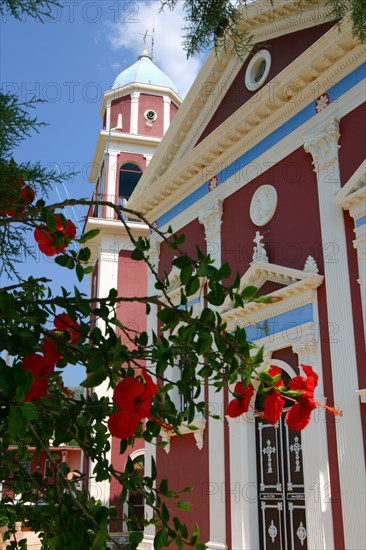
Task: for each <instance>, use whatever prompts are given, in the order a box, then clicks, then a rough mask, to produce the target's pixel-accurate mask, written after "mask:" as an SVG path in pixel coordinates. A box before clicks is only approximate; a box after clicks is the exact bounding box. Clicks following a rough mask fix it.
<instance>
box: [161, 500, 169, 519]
mask: <svg viewBox="0 0 366 550" xmlns="http://www.w3.org/2000/svg"><path fill="white" fill-rule="evenodd" d="M161 517H162V518H163V521H164V522H165V523H168V521H169V518H170V514H169V511H168V508H167V507H166V504H165V502H163V504H162V506H161Z"/></svg>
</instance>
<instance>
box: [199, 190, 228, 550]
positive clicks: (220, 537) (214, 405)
mask: <svg viewBox="0 0 366 550" xmlns="http://www.w3.org/2000/svg"><path fill="white" fill-rule="evenodd" d="M221 217H222V201H217V202H215V203H214V204H213V205H212V209H211V210H210V211H208V212H205V213H203V214H201V216H200V217H199V218H198V219H199V221H200V223H202V224H203V225H204V227H205V239H206V243H207V252H208V253H209V254H210V255H211V257H212V259H213V260H214V265H215V267H217V268H219V267H220V266H221ZM208 401H209V410H210V411H211V412H212V413H213V414H219V415H220V414H221V413H222V411H223V403H224V392H223V390H221V391H219V392H216V388H214V387H212V386H211V385H210V386H209V388H208ZM208 423H209V440H208V456H209V488H208V489H209V509H210V540H209V542H207V543H206V547H207V548H208V549H210V550H226V549H227V545H226V518H225V510H226V498H225V445H224V419H223V418H221V419H220V420H216V419H214V418H211V417H209V419H208ZM223 495H224V498H223Z"/></svg>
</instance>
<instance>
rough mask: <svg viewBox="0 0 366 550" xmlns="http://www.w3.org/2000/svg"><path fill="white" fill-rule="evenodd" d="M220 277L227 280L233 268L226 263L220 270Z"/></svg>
mask: <svg viewBox="0 0 366 550" xmlns="http://www.w3.org/2000/svg"><path fill="white" fill-rule="evenodd" d="M218 275H219V277H220V279H227V278H228V277H230V275H231V267H230V266H229V264H228V263H227V262H225V263H224V264H223V265H222V266H221V267H220V269H219V272H218Z"/></svg>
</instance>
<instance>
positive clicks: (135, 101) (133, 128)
mask: <svg viewBox="0 0 366 550" xmlns="http://www.w3.org/2000/svg"><path fill="white" fill-rule="evenodd" d="M139 99H140V92H132V93H131V123H130V133H131V134H135V135H137V134H138V120H139Z"/></svg>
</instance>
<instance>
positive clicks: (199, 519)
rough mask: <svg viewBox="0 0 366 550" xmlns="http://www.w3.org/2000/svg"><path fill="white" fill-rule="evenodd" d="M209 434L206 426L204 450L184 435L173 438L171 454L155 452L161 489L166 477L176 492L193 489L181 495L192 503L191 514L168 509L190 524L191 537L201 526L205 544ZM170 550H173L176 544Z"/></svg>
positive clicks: (206, 537)
mask: <svg viewBox="0 0 366 550" xmlns="http://www.w3.org/2000/svg"><path fill="white" fill-rule="evenodd" d="M207 434H208V430H207V427H206V430H205V433H204V444H203V448H202V449H201V450H199V449H198V448H197V446H196V441H195V439H194V436H193V434H187V435H184V436H183V438H182V439H180V438H178V437H175V436H174V437H172V438H171V440H170V451H169V453H168V454H167V453H166V452H165V451H164V450H163V449H162V448H161V447H157V449H156V462H157V475H158V477H157V485H158V486H159V484H160V482H161V480H162V479H163V478H167V479H168V482H169V487H170V488H171V489H172V490H173V491H180V490H182V489H184V488H185V487H188V486H189V487H193V490H192V491H191V492H189V493H185V494H183V495H182V500H187V501H189V502H190V503H191V504H192V508H191V511H190V512H183V511H181V510H178V509H177V508H175V507H174V506H169V507H171V508H172V510H173V514H174V515H176V516H178V517H179V518H180V520H181V521H182V522H183V523H185V524H186V525H187V527H188V531H189V534H192V533H193V529H194V524H195V523H198V524H199V527H200V531H201V533H200V540H203V541H207V540H209V493H210V485H209V477H208V441H207ZM169 548H172V550H173V548H175V545H172V546H170V547H169ZM185 548H186V547H185ZM187 548H188V547H187Z"/></svg>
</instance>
